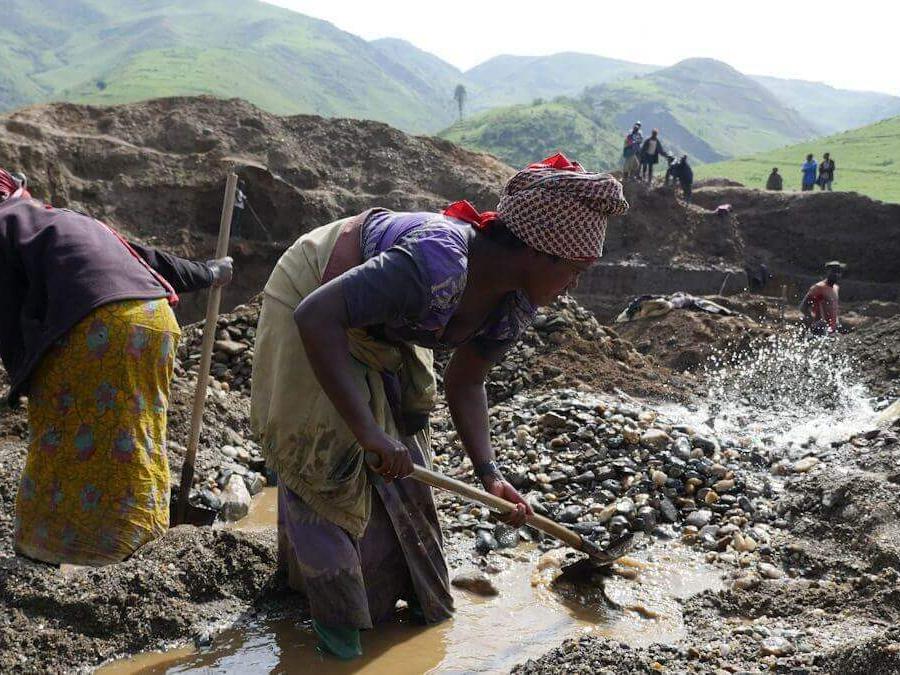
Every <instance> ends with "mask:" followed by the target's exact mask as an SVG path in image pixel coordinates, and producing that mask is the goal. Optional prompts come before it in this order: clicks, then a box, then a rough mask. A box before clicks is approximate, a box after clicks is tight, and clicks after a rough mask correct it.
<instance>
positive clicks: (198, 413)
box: [174, 173, 238, 525]
mask: <svg viewBox="0 0 900 675" xmlns="http://www.w3.org/2000/svg"><path fill="white" fill-rule="evenodd" d="M237 182H238V177H237V174H235V173H230V174H228V179H227V180H226V182H225V199H224V200H223V203H222V217H221V219H220V220H219V238H218V239H217V240H216V258H224V257H225V256H226V255H227V254H228V240H229V238H230V237H231V218H232V213H233V211H234V198H235V195H236V194H237ZM221 300H222V289H221V287H213V288H210V289H209V296H208V299H207V301H206V322H205V323H204V324H203V341H202V343H201V346H200V364H199V366H198V367H197V389H196V391H195V392H194V406H193V408H192V409H191V433H190V436H189V437H188V445H187V453H186V454H185V457H184V464H182V466H181V484H180V486H179V490H178V504H177V505H176V506H177V510H176V516H175V523H174V524H175V525H180V524H181V523H183V522H184V514H185V510H186V509H187V506H188V497H189V496H190V494H191V485H193V483H194V462H195V461H196V459H197V447H198V446H199V444H200V428H201V427H202V426H203V407H204V406H205V404H206V391H207V385H208V383H209V367H210V364H211V363H212V352H213V343H214V342H215V340H216V328H217V326H216V324H217V322H218V318H219V303H220V302H221Z"/></svg>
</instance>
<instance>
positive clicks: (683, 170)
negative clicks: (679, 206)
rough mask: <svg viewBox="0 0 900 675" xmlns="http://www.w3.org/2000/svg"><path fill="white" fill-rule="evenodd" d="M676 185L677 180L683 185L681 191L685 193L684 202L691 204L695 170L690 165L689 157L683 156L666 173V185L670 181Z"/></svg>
mask: <svg viewBox="0 0 900 675" xmlns="http://www.w3.org/2000/svg"><path fill="white" fill-rule="evenodd" d="M670 178H671V179H672V182H673V183H674V182H675V181H676V180H677V181H678V182H679V183H680V184H681V191H682V192H683V193H684V201H686V202H688V203H690V201H691V191H692V190H693V187H694V170H693V169H692V168H691V165H690V164H688V156H687V155H682V156H681V158H679V159H677V160H675V161H674V162H672V163H671V164H670V165H669V169H668V171H666V185H668V184H669V179H670Z"/></svg>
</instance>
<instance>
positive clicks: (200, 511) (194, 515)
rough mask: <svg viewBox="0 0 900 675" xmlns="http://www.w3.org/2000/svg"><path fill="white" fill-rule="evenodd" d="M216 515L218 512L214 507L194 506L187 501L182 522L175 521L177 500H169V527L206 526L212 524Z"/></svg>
mask: <svg viewBox="0 0 900 675" xmlns="http://www.w3.org/2000/svg"><path fill="white" fill-rule="evenodd" d="M217 515H219V512H218V511H216V510H214V509H210V508H207V507H205V506H196V505H194V504H191V503H190V502H188V504H187V506H186V507H185V509H184V522H182V523H179V522H176V518H178V502H177V500H176V499H172V501H171V502H169V523H170V526H171V527H175V526H176V525H196V526H197V527H208V526H209V525H212V524H213V522H214V521H215V520H216V516H217Z"/></svg>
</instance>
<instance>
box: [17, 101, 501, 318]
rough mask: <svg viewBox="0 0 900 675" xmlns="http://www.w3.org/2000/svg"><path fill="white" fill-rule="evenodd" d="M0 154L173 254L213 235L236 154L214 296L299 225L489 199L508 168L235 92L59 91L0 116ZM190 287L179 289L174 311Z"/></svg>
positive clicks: (254, 276) (236, 294)
mask: <svg viewBox="0 0 900 675" xmlns="http://www.w3.org/2000/svg"><path fill="white" fill-rule="evenodd" d="M0 129H2V130H3V133H2V134H0V157H2V158H3V165H4V166H6V167H9V168H11V169H18V170H21V171H24V172H25V173H26V174H27V175H28V178H29V183H30V186H31V188H32V191H33V192H34V194H35V196H36V197H38V198H41V199H44V200H47V201H49V202H50V203H52V204H53V205H55V206H64V207H68V208H73V209H78V210H82V211H85V212H87V213H90V214H91V215H94V216H96V217H98V218H100V219H103V220H105V221H106V222H108V223H109V224H111V225H113V226H115V227H118V228H120V229H122V230H124V231H126V232H128V233H129V234H131V235H133V236H136V237H138V238H141V239H144V240H147V241H149V242H151V243H156V244H161V245H162V246H163V247H164V248H166V249H168V250H172V251H174V252H178V253H181V254H184V255H191V256H197V257H203V256H209V255H210V254H211V252H212V251H213V250H214V248H215V244H214V235H215V233H216V231H217V229H218V222H219V216H220V212H221V208H222V207H221V204H222V192H223V189H224V180H225V175H226V173H227V172H228V171H230V170H234V169H235V168H238V173H239V175H240V177H241V178H242V179H243V180H244V182H245V189H244V192H245V193H246V194H247V197H248V200H249V204H250V208H252V212H251V211H250V209H247V210H246V212H244V213H242V214H241V216H240V221H239V227H238V228H237V231H236V232H235V233H234V234H235V235H239V236H240V237H241V238H242V239H243V241H241V240H240V239H237V238H236V239H235V241H234V243H233V245H232V251H233V255H234V257H235V262H236V269H237V274H236V277H235V282H234V284H232V286H231V287H229V288H228V289H227V290H226V292H225V307H230V306H234V305H236V304H239V303H240V302H244V301H246V300H247V299H248V298H250V297H252V296H253V295H255V294H256V293H258V292H259V290H260V289H261V288H262V287H263V285H264V283H265V281H266V279H267V278H268V275H269V273H270V272H271V268H272V266H273V265H274V263H275V261H276V260H277V258H278V256H279V255H280V254H281V252H282V251H283V250H284V248H285V243H287V242H293V241H294V239H296V237H297V236H298V235H299V234H301V233H302V232H306V231H308V230H310V229H312V228H314V227H317V226H319V225H323V224H325V223H328V222H330V221H332V220H334V219H336V218H339V217H343V216H346V215H351V214H353V213H358V212H360V211H363V210H365V209H367V208H369V207H371V206H375V205H377V206H384V207H387V208H392V209H399V210H414V209H425V210H435V209H439V208H442V207H443V206H445V205H446V204H447V203H449V202H451V201H454V200H456V199H462V198H465V199H469V200H470V201H472V202H473V203H474V204H476V206H478V207H479V208H492V207H493V206H494V205H495V204H496V202H497V198H498V196H499V191H500V189H501V188H502V187H503V184H504V182H505V181H506V179H507V178H508V177H509V176H510V175H511V174H512V169H510V168H509V167H507V166H505V165H504V164H501V163H500V162H499V161H498V160H496V159H494V158H492V157H489V156H487V155H481V154H476V153H473V152H469V151H467V150H463V149H462V148H459V147H457V146H455V145H453V144H451V143H449V142H447V141H443V140H441V139H437V138H428V137H416V136H409V135H407V134H404V133H402V132H400V131H397V130H396V129H393V128H391V127H389V126H387V125H385V124H381V123H378V122H370V121H360V120H346V119H325V118H322V117H316V116H311V115H298V116H294V117H278V116H275V115H271V114H269V113H266V112H263V111H262V110H260V109H258V108H256V107H254V106H252V105H250V104H249V103H247V102H245V101H242V100H238V99H232V100H221V99H215V98H210V97H192V98H167V99H158V100H153V101H147V102H142V103H132V104H128V105H121V106H112V107H94V106H81V105H74V104H68V103H60V104H51V105H46V106H34V107H31V108H26V109H24V110H20V111H17V112H14V113H11V114H9V115H4V116H0ZM201 302H202V299H201V301H196V300H193V299H191V298H190V297H189V296H188V297H186V298H185V302H184V308H183V309H182V312H181V316H182V318H188V319H191V318H193V319H197V318H200V316H201V312H200V311H199V307H200V306H202V304H201Z"/></svg>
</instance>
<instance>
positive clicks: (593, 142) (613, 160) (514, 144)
mask: <svg viewBox="0 0 900 675" xmlns="http://www.w3.org/2000/svg"><path fill="white" fill-rule="evenodd" d="M440 136H441V137H442V138H446V139H448V140H450V141H453V142H454V143H457V144H459V145H462V146H464V147H468V148H471V149H474V150H480V151H482V152H489V153H491V154H492V155H494V156H496V157H498V158H500V159H502V160H503V161H504V162H506V163H507V164H509V165H510V166H514V167H517V168H521V167H524V166H526V165H528V164H530V163H531V162H534V161H537V160H540V159H543V158H544V157H548V156H550V155H552V154H554V153H556V152H564V153H566V155H568V156H569V157H570V158H572V159H577V160H578V161H579V162H581V163H582V164H583V165H584V166H585V167H586V168H588V169H592V170H595V171H596V170H604V169H610V168H612V167H613V166H617V165H618V161H619V160H618V159H617V158H618V157H619V154H620V153H621V148H620V144H619V139H618V136H619V134H618V132H616V131H615V130H612V129H608V128H605V127H602V126H600V125H598V124H597V123H596V122H594V121H593V120H592V119H590V118H589V117H588V116H587V115H585V114H584V112H583V111H581V110H579V106H578V104H577V103H576V102H573V101H555V102H551V103H539V104H531V105H528V104H525V105H518V106H509V107H505V108H497V109H494V110H488V111H486V112H484V113H480V114H478V115H476V116H474V117H470V118H467V119H464V120H463V121H462V122H458V123H457V124H454V125H453V126H452V127H450V128H449V129H445V130H444V131H442V132H441V134H440Z"/></svg>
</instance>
